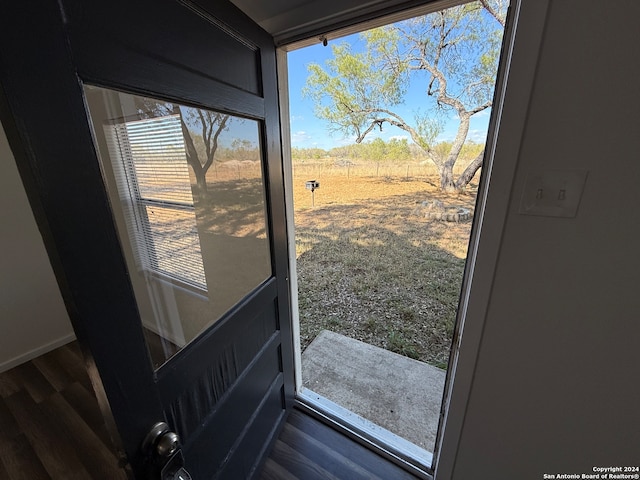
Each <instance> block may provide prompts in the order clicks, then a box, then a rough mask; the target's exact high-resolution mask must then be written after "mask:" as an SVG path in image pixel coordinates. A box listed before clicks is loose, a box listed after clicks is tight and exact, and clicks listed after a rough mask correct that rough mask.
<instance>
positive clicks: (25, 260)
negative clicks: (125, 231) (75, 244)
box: [0, 127, 74, 372]
mask: <svg viewBox="0 0 640 480" xmlns="http://www.w3.org/2000/svg"><path fill="white" fill-rule="evenodd" d="M0 230H1V231H2V235H0V372H1V371H4V370H8V369H9V368H11V367H13V366H15V365H17V364H19V363H22V362H25V361H27V360H30V359H31V358H34V357H36V356H38V355H40V354H42V353H45V352H47V351H49V350H51V349H53V348H56V347H57V346H59V345H62V344H64V343H67V342H68V341H70V340H71V339H73V338H74V335H73V329H72V328H71V323H70V321H69V317H68V316H67V312H66V310H65V308H64V304H63V302H62V297H61V295H60V291H59V289H58V285H57V283H56V280H55V277H54V275H53V270H52V269H51V265H50V264H49V258H48V257H47V254H46V252H45V249H44V244H43V242H42V237H41V236H40V232H39V231H38V228H37V226H36V222H35V219H34V217H33V213H32V212H31V208H30V207H29V203H28V201H27V195H26V193H25V191H24V187H23V186H22V181H21V180H20V176H19V175H18V169H17V167H16V164H15V160H14V157H13V154H12V153H11V149H10V148H9V144H8V142H7V138H6V135H5V132H4V130H3V129H2V128H1V127H0Z"/></svg>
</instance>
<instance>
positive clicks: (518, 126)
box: [277, 0, 549, 479]
mask: <svg viewBox="0 0 640 480" xmlns="http://www.w3.org/2000/svg"><path fill="white" fill-rule="evenodd" d="M469 1H471V0H469ZM428 3H429V4H432V3H435V4H436V5H437V6H435V7H434V6H433V5H431V6H430V7H429V8H430V10H429V11H425V6H422V7H418V8H417V9H416V8H409V9H407V10H405V11H404V12H400V13H399V12H395V13H394V15H393V17H391V18H389V17H375V18H369V19H365V20H364V21H363V22H362V23H358V24H357V25H349V26H348V27H347V28H342V29H340V30H336V29H332V28H331V27H328V28H327V29H326V31H322V32H314V34H313V36H311V37H307V38H302V39H300V38H296V41H295V43H293V44H283V45H279V48H278V50H277V54H278V78H279V91H280V92H281V93H280V115H281V117H282V121H281V123H282V135H283V140H282V141H283V157H284V161H285V169H286V172H285V174H286V177H285V187H286V189H287V190H286V192H285V193H286V205H287V223H288V231H289V258H290V263H291V265H290V267H289V271H290V275H291V282H290V283H291V307H292V318H293V333H294V338H295V342H294V353H295V375H296V383H295V386H296V400H297V402H298V403H299V404H302V407H303V408H305V409H307V410H308V411H311V412H313V411H315V412H316V414H317V415H320V416H322V417H324V419H325V421H328V422H330V423H332V424H333V425H334V426H335V428H337V429H340V430H341V431H342V432H343V433H345V434H347V435H350V436H351V437H353V438H354V439H356V440H358V441H360V442H362V443H364V444H366V445H368V446H369V447H371V448H373V449H376V450H377V451H378V452H379V453H381V454H382V455H385V456H387V457H388V458H390V459H392V460H394V461H396V462H398V463H401V464H403V465H404V466H405V467H406V468H409V469H410V470H411V471H413V472H414V473H415V474H416V475H419V476H421V477H423V478H427V479H433V478H443V479H445V478H453V474H454V466H455V461H456V457H457V453H458V448H459V446H460V441H461V437H462V431H463V427H464V421H465V414H466V410H467V405H468V403H469V401H470V398H471V393H472V388H473V380H474V375H475V371H476V364H477V360H478V354H479V352H480V348H481V344H482V337H483V332H484V328H485V322H486V312H487V310H488V306H489V303H490V300H491V290H492V286H493V278H494V274H495V268H496V265H497V260H498V256H499V254H500V247H501V240H502V235H503V232H504V228H505V225H506V220H507V215H508V213H509V207H510V205H511V203H512V197H511V191H512V185H513V181H514V179H515V172H516V167H517V163H518V156H519V151H520V145H521V144H522V141H523V137H524V134H525V127H526V118H527V115H528V107H529V99H530V97H531V94H532V92H533V88H534V81H535V74H536V69H537V63H538V54H539V51H540V48H541V45H542V37H543V33H544V28H545V24H546V15H547V10H548V7H549V0H536V1H534V0H512V1H511V5H510V7H509V15H508V19H507V26H506V27H505V34H504V37H503V44H502V53H501V61H500V65H499V69H498V72H497V77H496V86H495V91H494V106H493V108H492V112H491V120H490V123H489V130H488V136H487V143H486V145H487V146H486V153H485V159H484V166H483V168H482V171H481V177H480V185H479V188H478V197H477V201H476V202H477V203H476V209H475V214H474V220H473V226H472V232H471V237H470V241H469V250H468V254H467V261H466V263H465V271H464V277H463V283H462V289H461V293H460V302H459V308H458V315H457V318H456V328H455V332H454V337H453V338H454V339H453V342H452V347H451V354H450V357H449V366H448V369H447V377H446V382H445V388H444V392H443V402H442V407H441V412H440V417H441V418H440V425H439V428H438V435H437V438H436V445H435V449H434V450H435V451H434V452H433V461H432V465H431V467H430V468H426V469H424V468H422V467H423V466H422V465H421V462H420V461H416V460H417V459H415V458H411V456H410V455H409V456H407V455H402V454H400V455H398V452H397V451H394V448H393V447H392V448H389V445H385V444H384V441H385V439H384V437H382V438H381V437H380V436H377V437H376V435H372V432H371V431H370V430H367V429H363V428H358V427H357V426H355V425H354V424H353V423H352V422H349V421H348V419H346V418H345V417H342V416H341V415H335V414H332V413H329V412H327V411H326V410H325V409H324V407H323V405H321V404H316V403H310V402H309V399H308V398H303V399H301V398H300V397H299V391H300V389H301V387H302V375H301V352H300V342H299V338H300V324H299V322H300V317H299V311H298V292H297V270H296V254H295V252H296V250H295V225H294V217H293V179H292V177H293V173H292V172H293V166H292V159H291V144H290V139H291V126H290V123H289V99H288V94H287V93H283V92H288V81H287V75H288V67H287V51H289V50H290V49H291V48H292V45H295V48H304V46H307V45H311V44H313V43H319V42H320V41H321V39H323V38H331V39H333V38H339V37H341V36H345V35H349V34H352V33H357V32H361V31H364V30H366V29H369V28H374V27H376V26H380V25H383V24H386V23H391V22H395V21H399V20H402V19H406V18H410V17H412V16H417V15H423V14H425V13H429V12H431V11H437V10H439V9H441V8H447V7H449V6H451V3H452V2H447V1H446V0H443V1H442V2H438V1H436V2H428ZM456 3H465V2H464V1H460V2H456ZM523 19H524V20H523ZM318 35H320V36H318ZM407 457H409V458H407Z"/></svg>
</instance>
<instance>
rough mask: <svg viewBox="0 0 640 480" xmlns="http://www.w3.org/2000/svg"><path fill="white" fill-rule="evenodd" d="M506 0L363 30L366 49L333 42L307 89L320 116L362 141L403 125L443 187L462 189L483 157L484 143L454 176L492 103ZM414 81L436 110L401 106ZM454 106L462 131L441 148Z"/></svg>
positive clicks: (315, 66)
mask: <svg viewBox="0 0 640 480" xmlns="http://www.w3.org/2000/svg"><path fill="white" fill-rule="evenodd" d="M505 3H506V2H505V1H504V0H483V1H482V2H481V3H478V2H474V3H470V4H466V5H461V6H457V7H453V8H449V9H447V10H443V11H440V12H436V13H433V14H430V15H426V16H423V17H418V18H414V19H411V20H407V21H404V22H400V23H397V24H394V25H389V26H386V27H381V28H377V29H374V30H370V31H368V32H365V33H363V34H361V37H362V39H363V40H364V41H365V48H364V51H363V52H362V53H355V52H353V51H352V49H351V46H350V45H349V44H347V43H341V44H338V45H333V46H332V50H333V58H332V59H330V60H328V61H327V66H326V69H325V68H323V67H322V66H320V65H318V64H311V65H309V67H308V69H309V77H308V78H307V84H306V86H305V90H304V92H305V94H306V95H308V96H310V97H311V98H312V99H313V100H314V102H315V107H316V115H317V116H318V117H320V118H322V119H325V120H328V121H329V122H330V124H331V126H332V128H333V129H334V130H336V131H339V132H341V133H342V134H344V135H354V136H355V137H356V142H357V143H360V142H362V141H363V140H364V139H365V138H366V137H367V135H368V134H369V133H371V132H372V131H373V130H374V129H376V128H377V129H380V130H382V128H383V126H384V125H385V124H387V125H391V126H394V127H397V128H399V129H401V130H404V131H405V132H407V133H408V134H409V136H410V138H411V140H412V141H413V142H414V143H415V144H416V145H418V146H419V147H420V148H421V149H422V150H423V151H424V152H425V154H426V155H427V157H428V158H429V159H431V161H433V163H434V164H435V165H436V167H437V169H438V172H439V175H440V186H441V188H442V189H443V190H445V191H453V190H459V189H462V188H463V187H464V186H465V185H467V184H468V183H469V181H470V180H471V179H472V178H473V176H474V175H475V173H476V172H477V170H478V169H479V168H480V167H481V165H482V158H483V156H484V150H482V151H481V152H480V153H479V154H478V155H477V156H476V157H475V158H474V159H473V160H472V161H471V163H470V164H469V165H468V166H467V168H466V169H465V170H464V171H463V173H462V174H461V175H460V176H459V177H458V178H457V179H456V178H454V174H453V167H454V165H455V164H456V161H457V160H458V158H459V156H460V152H461V150H462V148H463V145H464V144H465V141H466V138H467V134H468V132H469V125H470V119H471V117H472V116H473V115H476V114H478V113H480V112H482V111H484V110H486V109H488V108H490V107H491V104H492V97H493V88H494V83H495V75H496V70H497V62H498V56H499V52H500V43H501V39H502V30H503V25H504V16H505V13H506V5H505ZM489 8H490V9H489ZM496 20H497V21H496ZM412 81H420V82H422V84H423V85H424V87H425V93H426V98H427V99H430V100H431V102H430V103H431V113H432V114H431V115H424V114H420V113H419V112H416V113H415V114H414V117H413V118H412V119H407V118H404V117H403V116H401V115H400V114H399V113H398V109H397V107H398V106H399V105H401V104H402V103H403V98H404V94H405V92H406V91H407V89H408V87H409V84H410V82H412ZM452 113H453V114H455V116H456V117H457V119H458V122H459V123H458V129H457V133H456V136H455V138H454V140H453V141H452V142H451V145H450V148H448V149H447V150H446V151H443V150H442V148H439V149H436V148H434V146H435V139H436V137H437V136H438V135H439V134H440V133H441V132H442V128H443V124H444V122H443V117H444V116H445V115H446V116H451V114H452Z"/></svg>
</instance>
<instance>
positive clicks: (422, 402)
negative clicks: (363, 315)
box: [302, 330, 446, 452]
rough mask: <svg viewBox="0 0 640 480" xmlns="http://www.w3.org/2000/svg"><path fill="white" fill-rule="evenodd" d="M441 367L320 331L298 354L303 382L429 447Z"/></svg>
mask: <svg viewBox="0 0 640 480" xmlns="http://www.w3.org/2000/svg"><path fill="white" fill-rule="evenodd" d="M445 375H446V372H445V371H444V370H442V369H439V368H436V367H433V366H431V365H428V364H426V363H422V362H419V361H417V360H413V359H411V358H408V357H404V356H402V355H398V354H397V353H393V352H389V351H387V350H384V349H382V348H379V347H374V346H372V345H369V344H366V343H364V342H360V341H358V340H354V339H352V338H348V337H345V336H344V335H340V334H337V333H334V332H330V331H328V330H323V331H322V332H320V334H319V335H318V336H317V337H316V338H315V340H313V342H311V344H310V345H309V346H308V347H307V349H306V350H305V351H304V352H303V354H302V384H303V386H304V387H306V388H308V389H309V390H312V391H313V392H315V393H317V394H318V395H321V396H323V397H325V398H327V399H329V400H330V401H332V402H334V403H336V404H338V405H340V406H342V407H344V408H346V409H348V410H350V411H352V412H353V413H355V414H357V415H359V416H361V417H364V418H365V419H367V420H369V421H371V422H373V423H375V424H377V425H379V426H381V427H383V428H385V429H386V430H389V431H390V432H392V433H395V434H396V435H398V436H400V437H402V438H404V439H406V440H408V441H410V442H411V443H414V444H415V445H417V446H419V447H421V448H423V449H424V450H427V451H429V452H433V448H434V444H435V438H436V433H437V429H438V420H439V413H440V404H441V402H442V392H443V389H444V382H445Z"/></svg>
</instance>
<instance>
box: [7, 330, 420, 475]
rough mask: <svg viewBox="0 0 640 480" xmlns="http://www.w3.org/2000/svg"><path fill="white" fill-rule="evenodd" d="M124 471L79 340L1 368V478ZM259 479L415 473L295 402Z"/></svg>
mask: <svg viewBox="0 0 640 480" xmlns="http://www.w3.org/2000/svg"><path fill="white" fill-rule="evenodd" d="M126 478H127V477H126V474H125V472H124V470H122V469H121V468H119V467H118V461H117V458H116V454H115V453H114V449H113V447H112V443H111V440H110V438H109V435H108V433H107V429H106V427H105V424H104V420H103V417H102V415H101V413H100V410H99V407H98V403H97V401H96V399H95V396H94V394H93V388H92V387H91V383H90V381H89V377H88V376H87V373H86V370H85V368H84V362H83V360H82V357H81V353H80V349H79V348H78V346H77V344H76V343H75V342H74V343H71V344H69V345H65V346H64V347H61V348H58V349H56V350H54V351H52V352H50V353H47V354H46V355H43V356H41V357H38V358H36V359H34V360H32V361H30V362H27V363H25V364H23V365H20V366H18V367H15V368H13V369H12V370H9V371H7V372H4V373H0V479H2V480H5V479H6V480H41V479H42V480H50V479H53V480H125V479H126ZM258 479H260V480H292V479H301V480H315V479H318V480H320V479H322V480H332V479H333V480H336V479H339V480H357V479H363V480H364V479H366V480H414V479H415V477H414V476H412V475H410V474H409V473H407V472H405V471H404V470H402V469H400V468H399V467H397V466H396V465H394V464H393V463H391V462H389V461H387V460H385V459H383V458H382V457H380V456H378V455H376V454H375V453H373V452H371V451H370V450H368V449H366V448H365V447H363V446H361V445H359V444H358V443H356V442H354V441H352V440H350V439H349V438H347V437H345V436H344V435H342V434H340V433H338V432H337V431H335V430H333V429H332V428H330V427H328V426H326V425H324V424H323V423H321V422H319V421H318V420H315V419H314V418H312V417H310V416H308V415H306V414H304V413H302V412H300V411H298V410H294V411H292V412H291V414H290V415H289V418H288V420H287V423H286V425H285V426H284V429H283V431H282V433H281V434H280V437H279V438H278V440H276V443H275V445H274V447H273V450H272V451H271V453H270V455H269V458H268V459H267V460H266V463H265V465H264V468H263V470H262V471H261V472H260V474H259V475H258ZM238 480H241V479H238Z"/></svg>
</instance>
